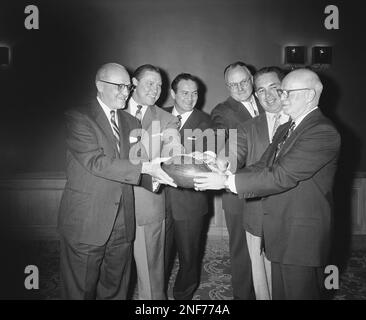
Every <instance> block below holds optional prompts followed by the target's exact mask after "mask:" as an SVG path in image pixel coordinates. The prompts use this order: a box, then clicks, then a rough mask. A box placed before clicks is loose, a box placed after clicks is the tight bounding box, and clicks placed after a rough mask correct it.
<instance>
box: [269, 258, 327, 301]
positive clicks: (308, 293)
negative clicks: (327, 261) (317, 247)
mask: <svg viewBox="0 0 366 320" xmlns="http://www.w3.org/2000/svg"><path fill="white" fill-rule="evenodd" d="M323 293H324V268H320V267H303V266H293V265H284V264H280V263H275V262H272V297H273V300H319V299H321V298H322V297H323Z"/></svg>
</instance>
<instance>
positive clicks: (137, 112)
mask: <svg viewBox="0 0 366 320" xmlns="http://www.w3.org/2000/svg"><path fill="white" fill-rule="evenodd" d="M141 109H142V105H141V104H138V105H137V110H136V114H135V117H136V118H137V120H138V121H140V122H141V121H142V112H141Z"/></svg>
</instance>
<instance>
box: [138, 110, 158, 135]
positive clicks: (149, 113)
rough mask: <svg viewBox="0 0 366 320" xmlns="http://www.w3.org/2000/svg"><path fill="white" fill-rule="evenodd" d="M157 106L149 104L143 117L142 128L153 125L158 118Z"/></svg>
mask: <svg viewBox="0 0 366 320" xmlns="http://www.w3.org/2000/svg"><path fill="white" fill-rule="evenodd" d="M155 108H156V106H149V107H147V109H146V112H145V114H144V117H143V118H142V123H141V125H142V128H144V129H145V130H147V128H149V127H150V126H151V123H152V122H153V121H154V120H155V119H156V110H155Z"/></svg>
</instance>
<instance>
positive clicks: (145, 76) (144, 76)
mask: <svg viewBox="0 0 366 320" xmlns="http://www.w3.org/2000/svg"><path fill="white" fill-rule="evenodd" d="M143 79H154V80H158V81H160V82H161V76H160V74H159V73H157V72H155V71H150V70H146V71H145V72H144V73H143V74H142V75H141V79H140V80H143Z"/></svg>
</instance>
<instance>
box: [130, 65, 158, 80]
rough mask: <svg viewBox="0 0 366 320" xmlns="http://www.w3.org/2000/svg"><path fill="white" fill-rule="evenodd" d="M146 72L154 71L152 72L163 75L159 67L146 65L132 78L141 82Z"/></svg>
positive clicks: (136, 71)
mask: <svg viewBox="0 0 366 320" xmlns="http://www.w3.org/2000/svg"><path fill="white" fill-rule="evenodd" d="M146 71H152V72H156V73H158V74H160V75H161V73H160V70H159V68H158V67H155V66H153V65H152V64H144V65H142V66H139V67H138V68H137V69H136V70H135V72H134V73H133V75H132V78H136V79H137V80H140V79H141V78H142V75H143V74H144V73H145V72H146Z"/></svg>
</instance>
